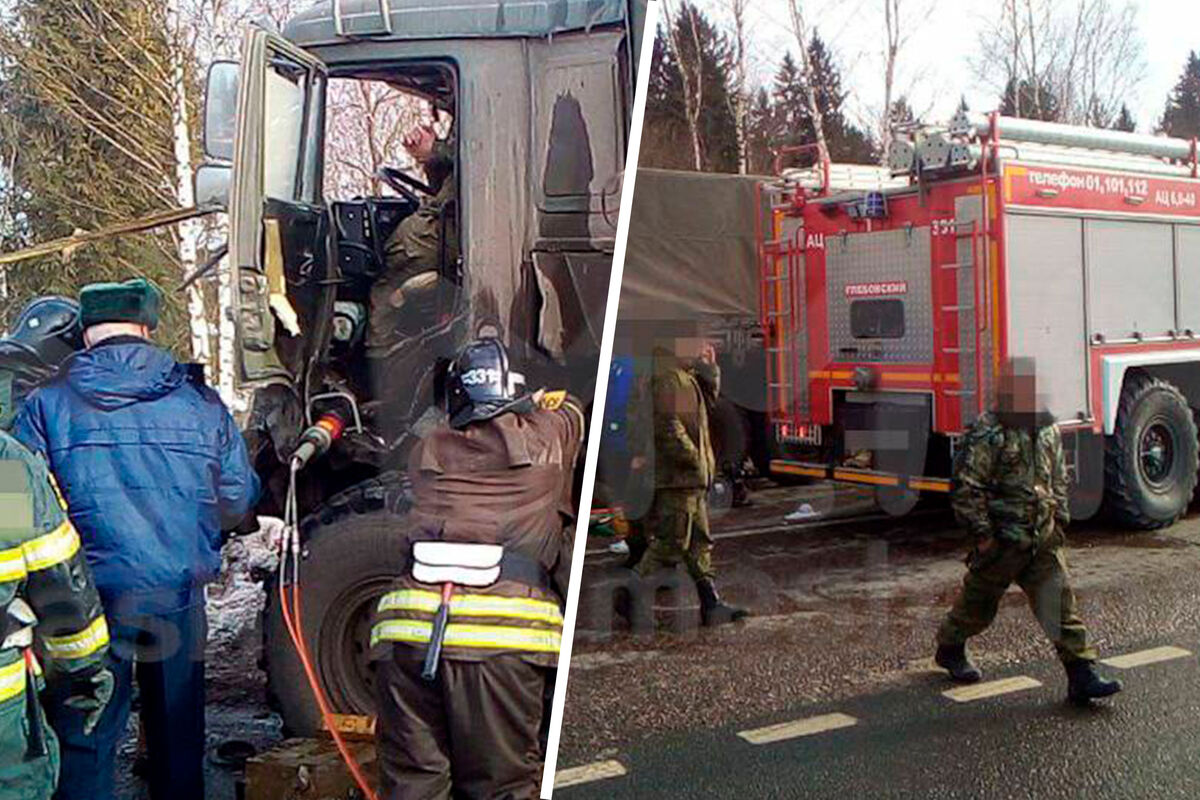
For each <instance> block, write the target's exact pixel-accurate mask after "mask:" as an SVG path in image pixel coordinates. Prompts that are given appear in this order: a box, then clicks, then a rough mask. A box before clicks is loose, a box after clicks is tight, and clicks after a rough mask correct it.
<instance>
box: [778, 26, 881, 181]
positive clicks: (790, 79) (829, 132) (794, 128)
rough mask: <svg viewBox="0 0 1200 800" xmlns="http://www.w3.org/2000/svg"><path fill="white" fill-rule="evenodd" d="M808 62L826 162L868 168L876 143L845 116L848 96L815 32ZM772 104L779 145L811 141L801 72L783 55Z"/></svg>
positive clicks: (808, 161) (873, 155)
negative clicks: (826, 146)
mask: <svg viewBox="0 0 1200 800" xmlns="http://www.w3.org/2000/svg"><path fill="white" fill-rule="evenodd" d="M808 55H809V60H810V61H811V63H812V76H811V79H812V81H813V85H814V87H815V89H816V95H817V108H819V109H820V111H821V121H822V123H823V125H824V129H825V141H826V144H827V145H828V146H829V158H830V159H831V160H833V161H845V162H850V163H856V164H869V163H872V162H874V161H875V160H876V155H877V154H876V152H875V143H874V142H872V141H871V137H870V136H868V135H867V134H866V133H865V132H863V131H862V130H861V129H860V128H858V127H856V126H855V125H853V124H852V123H851V122H850V121H849V120H847V119H846V116H845V111H844V107H845V102H846V97H847V95H848V93H847V92H846V91H845V90H843V89H842V75H841V71H840V70H839V69H838V67H837V64H836V63H835V62H834V59H833V54H832V53H831V52H830V51H829V49H828V48H827V47H826V45H825V42H824V41H823V40H822V39H821V37H820V35H819V34H818V33H817V32H816V31H814V32H813V35H812V37H811V38H810V39H809V43H808ZM773 94H774V101H775V110H776V118H777V126H778V143H779V144H782V145H796V144H805V143H810V142H812V141H814V130H813V125H812V120H811V118H810V116H809V113H808V106H807V105H806V103H805V101H804V93H803V84H802V83H801V78H800V70H799V67H798V66H797V65H796V61H795V59H794V58H792V56H791V55H790V54H784V57H783V59H782V60H781V61H780V65H779V69H778V70H777V71H776V73H775V82H774V92H773ZM811 162H812V158H811V157H804V158H802V159H799V160H797V159H789V161H788V162H787V163H788V164H795V163H805V164H808V163H811Z"/></svg>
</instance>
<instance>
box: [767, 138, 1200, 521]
mask: <svg viewBox="0 0 1200 800" xmlns="http://www.w3.org/2000/svg"><path fill="white" fill-rule="evenodd" d="M823 166H824V167H825V169H826V171H828V165H827V164H826V165H823ZM890 166H891V169H892V171H893V173H895V174H897V175H902V176H905V175H906V176H907V180H906V181H904V182H903V185H902V186H899V187H882V188H880V189H878V190H874V191H855V192H844V191H831V190H829V188H828V182H825V185H823V186H822V185H818V186H816V187H815V188H814V187H813V184H812V182H811V181H810V182H808V183H807V185H806V184H805V183H803V182H798V181H794V180H787V179H781V180H779V181H774V182H771V183H767V184H764V185H763V186H762V191H763V192H765V193H766V195H767V197H766V200H767V202H768V203H769V205H770V208H771V215H770V221H769V223H768V224H767V226H766V227H769V230H764V231H762V232H761V235H760V266H761V277H762V286H761V290H762V293H761V313H762V319H761V322H762V326H763V331H764V338H765V346H766V348H767V361H768V371H767V372H768V378H767V380H768V385H767V390H768V416H769V419H770V421H771V423H772V425H773V427H774V431H775V435H776V437H777V439H778V440H779V442H780V443H781V444H782V451H781V454H780V455H781V457H780V458H777V459H775V460H773V461H772V465H771V466H772V470H773V471H775V472H779V473H784V474H791V475H800V476H808V477H812V478H823V479H832V480H835V481H847V482H853V483H859V484H868V485H873V486H876V487H878V489H877V491H878V493H879V495H880V498H881V500H882V501H884V502H883V503H882V504H883V505H884V506H885V507H887V508H889V509H891V510H895V511H897V512H903V511H905V510H906V509H908V508H911V506H912V504H913V503H915V500H916V497H917V496H918V493H920V492H947V491H949V490H950V488H951V480H950V475H951V465H952V461H953V455H954V452H955V448H956V447H957V445H958V443H959V440H960V437H961V435H962V433H963V432H964V431H965V430H966V429H967V428H968V427H969V426H970V425H971V423H972V422H973V421H974V420H975V419H976V418H977V417H978V416H979V415H980V414H981V413H982V412H983V411H984V410H985V409H987V408H989V407H990V406H991V405H992V404H993V402H994V399H995V397H994V393H995V384H996V375H997V370H998V368H999V366H1000V365H1001V363H1002V362H1003V360H1004V359H1006V358H1008V357H1013V356H1025V357H1029V358H1032V359H1034V362H1035V364H1036V367H1037V372H1038V378H1039V391H1040V392H1041V393H1042V394H1043V395H1044V402H1045V405H1046V407H1047V408H1048V410H1049V411H1051V412H1052V413H1053V414H1054V416H1055V417H1056V419H1057V420H1058V423H1059V425H1060V426H1061V429H1062V432H1063V438H1064V445H1065V448H1066V451H1067V457H1068V463H1069V465H1070V471H1071V474H1072V476H1073V478H1072V480H1073V484H1074V485H1073V491H1072V495H1071V501H1072V513H1073V515H1074V516H1075V517H1076V518H1087V517H1089V516H1092V515H1093V514H1095V513H1096V512H1097V511H1098V510H1099V508H1100V507H1101V504H1102V502H1107V504H1108V506H1109V508H1110V509H1111V511H1112V513H1113V514H1114V516H1115V517H1116V519H1117V520H1119V521H1120V522H1121V523H1123V524H1125V525H1128V526H1131V527H1136V528H1155V527H1160V526H1163V525H1167V524H1170V523H1171V522H1173V521H1174V520H1176V519H1178V518H1179V516H1180V515H1181V514H1182V513H1183V512H1184V510H1185V509H1186V507H1187V505H1188V503H1189V501H1190V500H1191V497H1192V493H1193V491H1194V490H1195V487H1196V483H1197V466H1198V464H1197V425H1196V422H1195V418H1194V415H1195V414H1197V413H1198V412H1197V409H1200V179H1198V173H1197V170H1198V159H1197V145H1196V141H1195V140H1191V141H1187V140H1182V139H1170V138H1164V137H1156V136H1146V135H1138V134H1130V133H1120V132H1114V131H1104V130H1096V129H1089V128H1080V127H1074V126H1067V125H1058V124H1052V123H1043V122H1033V121H1029V120H1022V119H1012V118H1008V117H1001V116H998V115H996V114H991V115H969V114H960V115H959V116H958V117H956V118H955V119H954V120H953V121H952V122H951V123H950V124H949V125H948V126H942V127H941V128H931V127H918V128H915V129H912V130H910V131H908V132H907V133H906V134H905V136H904V137H903V138H902V139H901V140H899V142H898V144H897V146H896V147H894V148H893V152H892V155H891V163H890Z"/></svg>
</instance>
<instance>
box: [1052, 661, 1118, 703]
mask: <svg viewBox="0 0 1200 800" xmlns="http://www.w3.org/2000/svg"><path fill="white" fill-rule="evenodd" d="M1063 666H1064V667H1065V668H1066V670H1067V699H1068V700H1070V701H1071V702H1072V703H1074V704H1075V705H1078V706H1086V705H1087V704H1088V703H1090V702H1091V701H1092V700H1098V699H1100V698H1101V697H1111V696H1112V695H1114V694H1116V693H1117V692H1119V691H1121V689H1122V686H1121V682H1120V681H1117V680H1110V679H1109V678H1105V677H1103V676H1101V675H1100V673H1098V672H1096V665H1095V664H1094V663H1093V662H1091V661H1072V662H1071V663H1069V664H1064V665H1063Z"/></svg>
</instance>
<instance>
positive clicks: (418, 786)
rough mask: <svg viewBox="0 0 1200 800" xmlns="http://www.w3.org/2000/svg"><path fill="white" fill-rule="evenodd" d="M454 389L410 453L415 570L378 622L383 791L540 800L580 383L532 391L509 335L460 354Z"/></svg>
mask: <svg viewBox="0 0 1200 800" xmlns="http://www.w3.org/2000/svg"><path fill="white" fill-rule="evenodd" d="M444 394H445V403H444V404H445V409H446V411H447V413H448V418H447V419H446V421H444V422H442V423H441V424H439V425H438V426H437V427H436V428H435V429H434V430H433V431H432V432H431V433H429V434H428V435H427V436H426V437H425V438H424V439H423V440H422V441H421V442H420V443H419V444H417V445H416V447H415V448H414V450H413V452H412V455H411V458H410V461H409V473H410V477H411V479H412V484H413V506H412V511H411V521H412V525H413V531H414V532H413V535H412V539H413V544H412V552H411V556H410V559H409V561H410V568H409V569H408V570H407V571H406V574H405V575H403V576H402V577H401V578H399V579H398V581H397V582H396V585H395V587H394V589H393V590H392V591H390V592H389V593H387V594H385V595H384V596H383V597H382V598H381V599H380V601H379V606H378V613H377V619H376V621H375V624H374V627H373V629H372V634H371V641H372V648H373V654H374V656H375V658H376V659H377V663H378V671H377V673H376V675H377V680H376V685H377V687H378V693H379V696H378V709H379V720H378V733H377V734H376V739H377V749H378V752H379V762H380V787H381V796H382V797H383V798H386V800H403V799H404V798H414V800H415V799H416V798H420V800H431V799H432V798H450V797H452V796H453V797H469V798H500V797H504V798H513V800H524V798H534V797H537V796H538V786H539V782H540V779H541V773H542V761H543V755H544V754H543V749H542V744H541V741H540V740H541V722H542V719H543V716H544V713H545V712H544V705H543V703H544V692H545V690H546V688H547V687H548V685H549V683H548V682H549V681H550V680H551V679H552V677H553V669H554V667H555V665H556V664H557V661H558V651H559V646H560V644H561V637H562V624H563V620H562V608H563V604H564V601H565V599H566V596H567V583H568V579H569V576H570V567H571V542H572V536H571V531H570V529H569V528H567V527H566V525H567V523H568V522H570V520H571V518H572V517H573V515H574V506H573V502H572V497H571V495H572V488H573V479H572V478H573V472H574V464H575V459H576V456H577V454H578V452H579V449H580V445H581V443H582V438H583V432H584V415H583V412H582V410H581V408H580V406H579V404H578V403H577V402H576V401H575V400H574V399H573V398H571V397H569V396H566V394H565V393H564V392H537V393H534V394H533V395H527V394H523V392H522V388H521V379H520V376H519V375H518V374H517V373H515V372H513V371H512V369H511V368H510V366H509V363H508V354H507V352H506V351H505V348H504V346H503V345H502V344H501V343H500V342H499V340H497V339H493V338H484V339H479V340H477V341H475V342H473V343H472V344H470V345H469V346H468V347H466V348H465V349H464V350H463V351H462V352H461V353H460V354H459V356H458V357H457V359H456V360H455V361H454V362H453V364H451V365H450V367H449V369H448V371H447V375H446V379H445V392H444ZM447 601H448V602H447ZM439 648H440V656H439Z"/></svg>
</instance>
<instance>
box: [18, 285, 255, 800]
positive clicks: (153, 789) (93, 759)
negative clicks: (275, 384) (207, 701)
mask: <svg viewBox="0 0 1200 800" xmlns="http://www.w3.org/2000/svg"><path fill="white" fill-rule="evenodd" d="M161 302H162V297H161V294H160V293H159V291H158V289H157V288H156V287H155V286H154V285H153V284H151V283H150V282H148V281H145V280H142V279H135V280H132V281H127V282H125V283H120V284H112V283H109V284H92V285H90V286H86V287H84V289H83V291H82V292H81V294H80V306H81V315H82V321H83V326H84V343H85V344H86V346H87V349H86V350H83V351H81V352H79V353H76V354H75V355H73V356H71V357H70V358H69V359H68V360H67V361H66V362H65V363H64V365H63V367H62V369H61V370H60V371H59V373H58V375H57V376H56V377H55V378H54V379H52V380H51V381H50V382H49V383H48V384H46V385H45V386H43V387H42V388H41V389H39V390H37V391H36V392H34V393H33V394H31V395H30V396H29V398H28V399H27V401H26V403H25V406H24V407H23V408H22V410H21V412H20V415H19V416H18V417H17V420H16V422H15V425H14V433H15V435H16V437H17V438H18V439H20V440H21V441H22V442H23V443H24V444H25V445H26V446H28V447H29V448H30V449H31V450H34V451H35V452H38V453H40V454H41V455H42V456H43V457H44V458H45V459H46V463H47V464H48V465H49V467H50V471H51V472H52V473H53V475H54V477H55V478H56V479H57V481H58V485H59V486H60V487H61V489H62V492H63V494H64V496H65V499H66V501H67V504H68V507H69V508H70V517H71V522H73V523H74V525H75V527H76V528H77V529H78V531H79V534H80V536H81V538H82V539H83V546H84V550H85V552H86V555H87V560H88V563H89V564H90V565H91V567H92V571H93V574H94V575H95V579H96V585H97V588H98V589H99V591H100V596H101V600H102V601H103V604H104V609H105V612H106V614H107V616H108V619H109V625H110V628H111V635H112V648H111V655H110V662H111V663H110V669H111V670H112V672H113V675H114V677H115V679H116V686H115V691H114V695H113V699H112V702H111V703H110V705H109V707H108V709H107V710H106V711H105V713H104V715H103V716H102V717H101V719H100V721H99V724H98V725H97V726H96V728H95V731H94V733H93V735H91V736H85V735H84V733H83V715H82V714H79V713H76V712H74V711H72V710H71V709H70V708H69V707H65V706H63V705H62V704H61V703H55V702H50V703H48V704H47V707H48V708H50V709H54V710H55V713H54V714H53V716H52V718H51V720H50V723H51V725H52V726H53V728H54V729H55V731H56V732H57V733H58V735H59V738H60V739H61V741H62V745H63V748H62V749H63V753H62V756H63V758H62V777H61V780H60V783H59V790H58V793H57V795H56V797H58V798H64V799H65V800H75V799H76V798H80V800H82V799H83V798H87V800H110V798H113V797H115V790H114V785H113V784H114V779H115V775H114V764H115V758H116V751H117V745H118V744H119V742H120V740H121V738H122V736H123V735H124V733H125V729H126V724H127V722H128V719H129V711H130V699H131V696H132V690H133V678H134V672H135V662H136V673H137V681H138V688H139V691H140V696H141V719H142V723H143V725H144V729H145V734H146V742H147V746H148V748H149V767H150V775H149V781H150V794H151V797H153V798H154V799H155V800H162V799H163V798H167V797H170V798H172V800H184V798H197V799H198V798H202V797H204V773H203V764H204V750H205V739H204V644H205V639H206V638H207V633H208V631H207V619H206V616H205V611H204V585H205V584H206V583H208V582H209V581H211V580H213V578H215V577H216V576H217V573H218V571H219V569H220V566H221V555H220V549H221V532H222V531H223V530H229V529H232V528H233V527H235V526H236V525H237V524H238V523H239V522H240V521H241V519H242V518H243V517H244V516H245V515H246V514H247V513H248V512H249V511H250V509H251V508H252V506H253V504H254V502H255V500H256V499H257V497H258V491H259V482H258V478H257V476H256V475H255V474H254V470H253V469H252V467H251V465H250V462H249V457H248V455H247V452H246V446H245V443H244V442H243V440H242V437H241V435H240V433H239V432H238V430H237V428H236V427H235V425H234V422H233V419H232V418H231V417H230V415H229V412H228V411H227V410H226V408H225V406H224V405H223V404H222V403H221V400H220V398H219V397H218V396H217V395H216V393H215V392H213V391H212V390H211V389H209V388H208V387H207V386H206V385H205V384H204V377H203V373H202V371H201V370H200V369H199V368H198V367H196V366H192V365H182V364H178V363H176V362H175V359H174V358H172V357H171V355H170V354H169V353H167V352H166V351H165V350H162V349H160V348H158V347H156V346H154V345H153V344H151V343H150V341H149V340H148V339H149V336H150V331H152V330H153V329H154V328H155V327H156V326H157V324H158V313H159V306H160V305H161Z"/></svg>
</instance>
